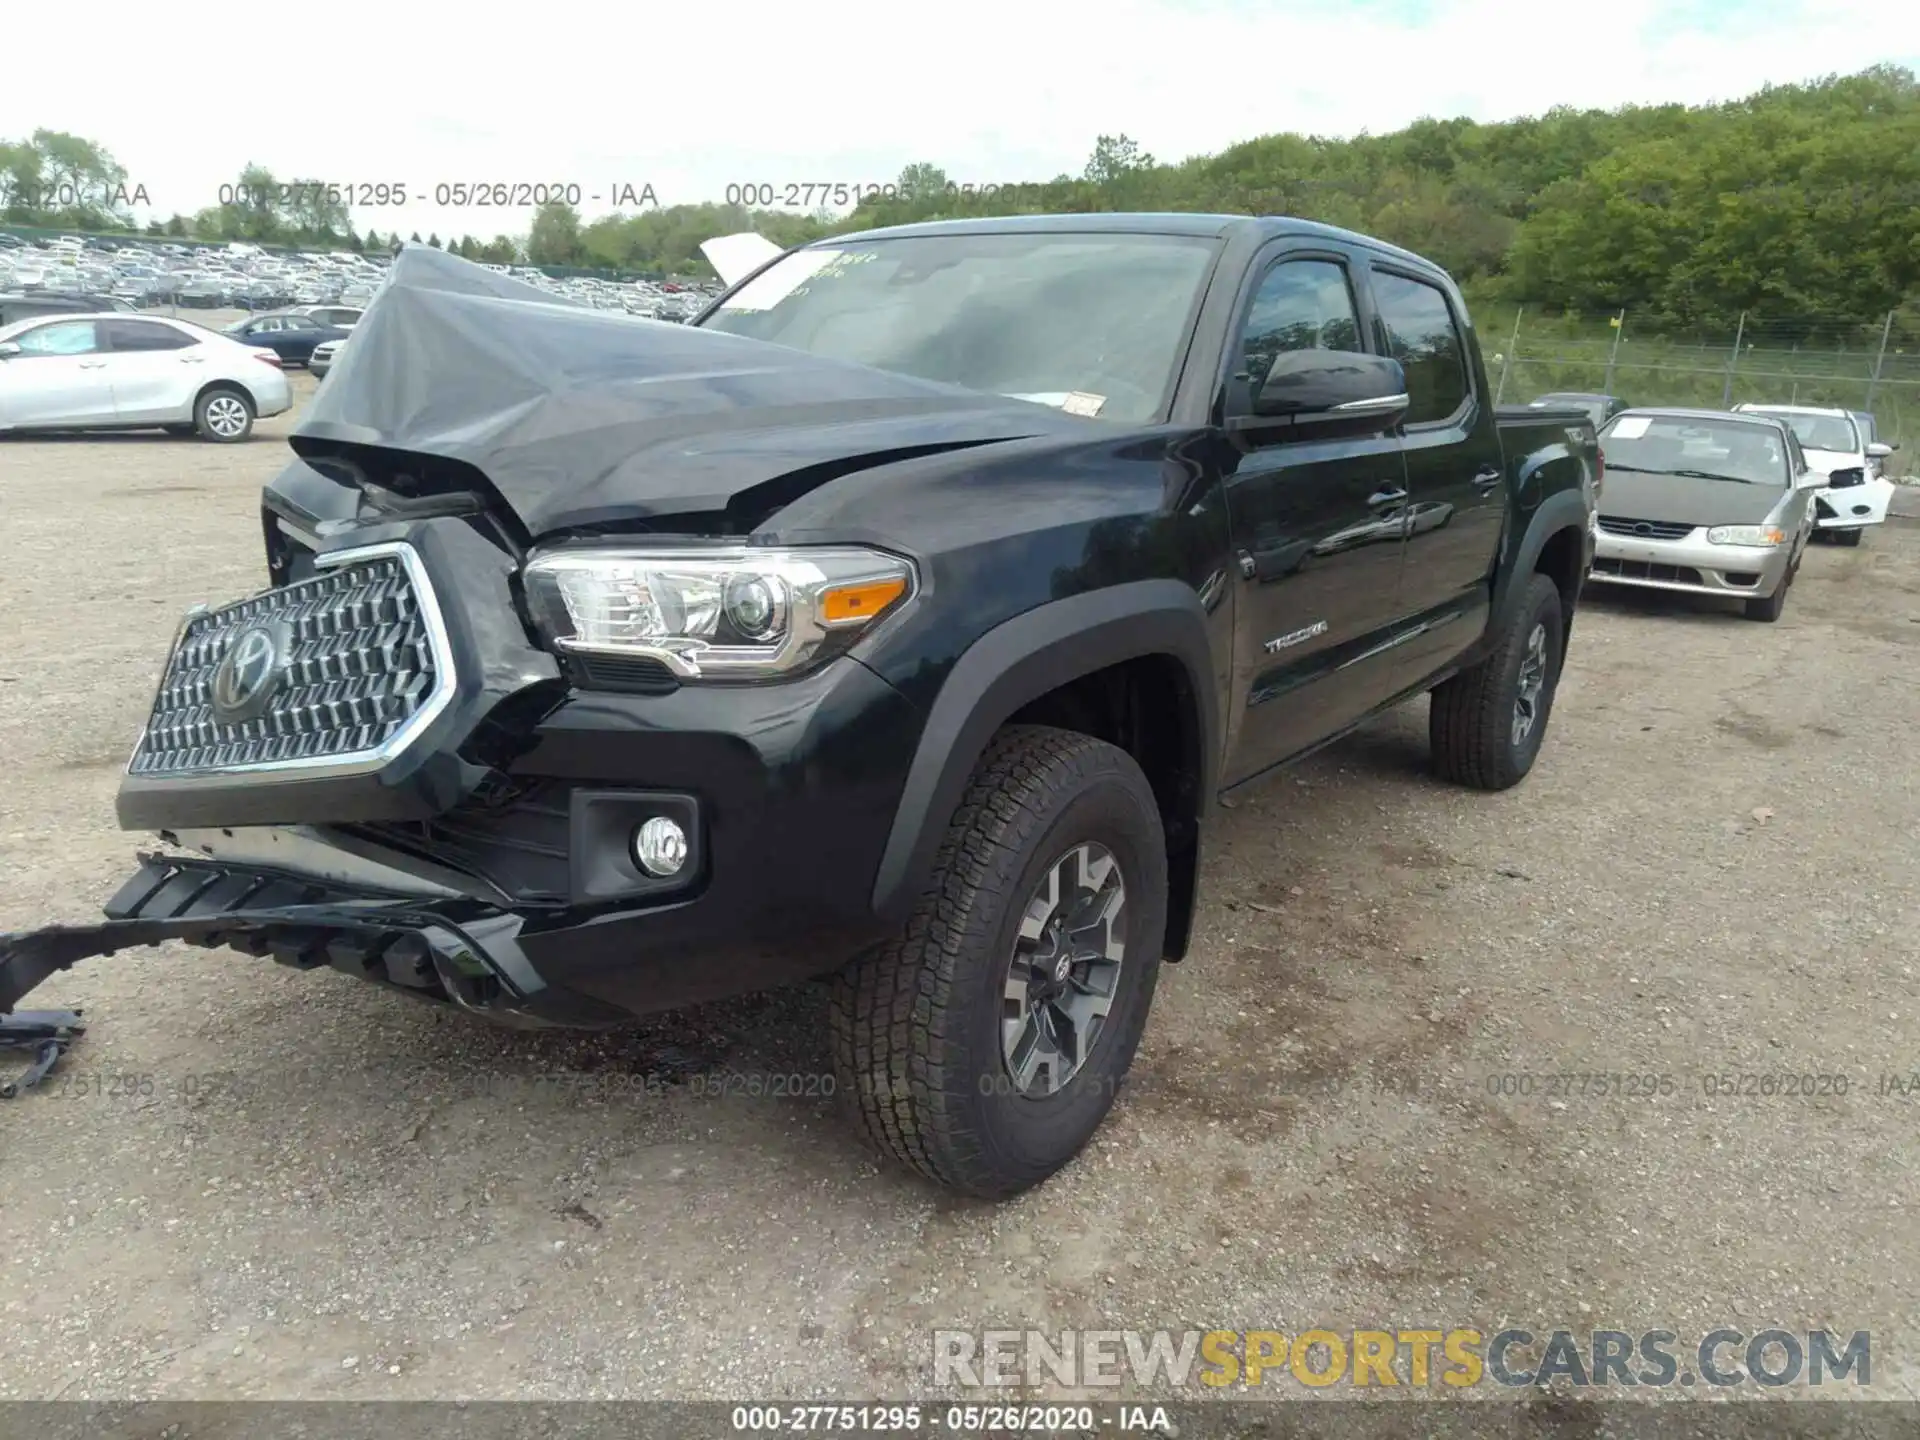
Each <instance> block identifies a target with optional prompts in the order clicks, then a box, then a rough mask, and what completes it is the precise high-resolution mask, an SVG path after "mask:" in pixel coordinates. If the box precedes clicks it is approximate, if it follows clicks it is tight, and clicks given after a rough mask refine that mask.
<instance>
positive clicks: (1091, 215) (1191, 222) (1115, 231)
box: [814, 211, 1439, 270]
mask: <svg viewBox="0 0 1920 1440" xmlns="http://www.w3.org/2000/svg"><path fill="white" fill-rule="evenodd" d="M996 233H1003V234H1010V235H1018V234H1036V235H1048V234H1055V235H1065V234H1074V233H1078V234H1082V235H1084V234H1088V233H1093V234H1110V235H1195V236H1202V237H1206V238H1213V239H1229V238H1240V237H1242V236H1250V237H1252V238H1254V239H1258V240H1266V239H1270V238H1275V237H1278V236H1281V235H1307V236H1316V237H1318V238H1320V239H1323V240H1336V241H1340V242H1342V243H1344V244H1348V245H1363V246H1365V247H1366V248H1367V249H1369V250H1374V251H1378V252H1380V253H1381V254H1386V255H1394V256H1398V257H1399V258H1401V259H1403V260H1407V261H1411V262H1413V263H1415V264H1418V265H1420V266H1423V267H1424V268H1426V269H1430V270H1432V269H1438V268H1439V267H1438V266H1436V265H1435V264H1434V263H1433V262H1432V261H1431V260H1428V259H1426V258H1425V257H1424V256H1421V255H1416V254H1415V253H1414V252H1413V251H1411V250H1403V249H1401V248H1400V247H1399V246H1398V245H1389V244H1388V243H1387V242H1386V241H1384V240H1377V239H1375V238H1374V237H1373V236H1371V235H1362V234H1359V233H1358V232H1357V231H1353V230H1342V229H1341V228H1339V227H1338V226H1337V225H1322V224H1320V223H1319V222H1318V221H1316V220H1298V219H1295V218H1294V217H1292V216H1290V215H1195V214H1187V213H1179V212H1171V211H1169V212H1166V213H1153V212H1111V211H1095V212H1088V213H1083V214H1072V215H997V216H991V217H988V218H986V219H980V220H923V221H921V222H919V223H918V224H914V225H890V226H886V227H884V228H882V229H878V230H861V231H857V232H855V233H853V234H850V235H832V236H828V237H826V238H824V239H821V240H817V241H815V242H814V244H816V245H837V244H844V243H845V242H846V241H849V240H882V239H891V238H893V237H895V236H905V235H982V234H987V235H990V234H996Z"/></svg>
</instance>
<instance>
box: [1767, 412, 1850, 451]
mask: <svg viewBox="0 0 1920 1440" xmlns="http://www.w3.org/2000/svg"><path fill="white" fill-rule="evenodd" d="M1753 413H1754V414H1756V415H1777V416H1779V417H1780V418H1781V419H1782V420H1784V421H1786V422H1787V425H1788V427H1789V428H1790V429H1791V430H1792V431H1793V433H1794V435H1795V436H1796V437H1797V438H1798V439H1799V441H1800V443H1801V444H1802V445H1804V446H1806V447H1807V449H1809V450H1838V451H1840V452H1841V453H1843V454H1851V453H1853V452H1854V451H1856V450H1858V449H1859V448H1860V437H1859V435H1858V434H1856V433H1855V431H1854V428H1853V421H1851V420H1849V419H1848V418H1847V417H1846V416H1844V415H1796V414H1794V413H1793V412H1791V411H1788V410H1756V411H1754V412H1753Z"/></svg>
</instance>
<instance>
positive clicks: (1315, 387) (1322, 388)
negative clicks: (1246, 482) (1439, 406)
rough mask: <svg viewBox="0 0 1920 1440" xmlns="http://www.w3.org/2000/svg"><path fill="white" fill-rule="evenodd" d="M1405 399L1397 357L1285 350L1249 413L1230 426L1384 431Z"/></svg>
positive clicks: (1403, 408)
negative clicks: (1390, 358)
mask: <svg viewBox="0 0 1920 1440" xmlns="http://www.w3.org/2000/svg"><path fill="white" fill-rule="evenodd" d="M1408 403H1409V402H1408V397H1407V376H1406V372H1405V371H1404V370H1402V369H1401V368H1400V362H1399V361H1398V360H1389V359H1388V358H1387V357H1385V356H1384V355H1366V354H1362V353H1360V352H1358V351H1352V350H1288V351H1285V352H1284V353H1282V354H1281V355H1279V356H1277V357H1276V358H1275V360H1274V362H1273V368H1272V369H1271V370H1269V371H1268V372H1267V378H1266V382H1265V383H1264V384H1263V385H1262V386H1261V387H1260V393H1259V394H1258V395H1256V396H1254V397H1253V414H1252V415H1251V416H1245V417H1241V418H1242V421H1243V423H1241V424H1239V425H1236V426H1234V427H1233V428H1236V429H1253V428H1266V427H1270V426H1292V427H1296V428H1298V427H1313V428H1316V429H1318V428H1321V427H1323V426H1329V425H1335V426H1337V425H1342V424H1344V425H1347V426H1352V427H1355V428H1360V429H1366V430H1385V429H1388V428H1390V427H1392V426H1394V425H1396V424H1398V423H1399V422H1400V421H1401V419H1403V418H1404V417H1405V415H1406V413H1407V406H1408Z"/></svg>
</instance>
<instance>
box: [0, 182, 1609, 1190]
mask: <svg viewBox="0 0 1920 1440" xmlns="http://www.w3.org/2000/svg"><path fill="white" fill-rule="evenodd" d="M1489 394H1490V391H1489V388H1488V385H1487V377H1486V373H1485V370H1484V367H1483V365H1482V362H1481V357H1480V352H1479V347H1478V344H1477V342H1476V340H1475V336H1474V331H1473V328H1472V325H1471V322H1470V321H1469V319H1468V317H1467V313H1466V311H1465V308H1464V307H1463V305H1462V302H1461V298H1460V295H1459V292H1458V291H1457V290H1456V288H1455V287H1454V285H1453V284H1452V283H1451V282H1450V281H1449V280H1448V278H1447V276H1446V275H1445V274H1443V273H1442V272H1441V271H1440V270H1438V269H1437V268H1435V267H1434V266H1433V265H1431V264H1429V263H1427V262H1426V261H1424V260H1421V259H1420V258H1418V257H1417V256H1414V255H1411V254H1408V253H1407V252H1405V251H1403V250H1399V249H1395V248H1394V247H1392V246H1389V245H1386V244H1382V243H1380V242H1378V241H1375V240H1371V239H1368V238H1366V237H1364V236H1360V235H1355V234H1349V233H1346V232H1343V231H1339V230H1333V229H1328V228H1325V227H1322V226H1317V225H1313V224H1308V223H1304V222H1300V221H1294V220H1286V219H1273V218H1245V217H1228V216H1198V215H1187V216H1182V215H1150V216H1146V215H1142V216H1130V215H1074V216H1061V217H1029V218H1022V219H1010V220H990V221H975V222H954V223H939V224H928V225H919V226H912V227H906V228H901V229H894V230H887V231H881V232H875V233H870V234H861V235H851V236H844V237H840V238H836V239H833V240H831V241H827V242H822V243H820V244H817V245H814V246H811V247H807V248H802V249H799V250H795V251H792V252H790V253H788V254H786V255H784V256H782V257H780V258H778V259H776V260H774V261H772V262H771V263H769V264H767V265H765V266H763V267H762V268H761V269H760V270H759V271H757V272H756V273H755V274H753V275H751V276H750V277H748V278H746V279H745V280H743V281H742V282H741V283H740V284H738V285H736V286H734V287H733V288H732V289H731V290H730V291H728V292H727V294H725V295H724V296H722V297H721V298H720V299H719V300H718V301H716V302H715V303H714V304H713V305H711V306H710V307H709V308H708V309H707V310H706V311H705V312H703V313H702V314H701V315H699V316H698V317H696V318H695V320H694V322H693V323H692V324H691V325H687V326H680V325H666V324H658V323H654V322H649V321H644V320H637V319H630V318H627V317H624V316H619V315H612V314H608V313H606V312H596V311H591V310H586V309H582V308H578V307H573V306H569V305H565V304H561V303H557V302H555V301H554V299H553V298H552V297H551V296H549V295H546V294H545V293H543V292H539V291H536V290H532V289H530V288H528V287H526V286H523V285H521V284H520V283H518V282H516V281H513V280H510V279H508V278H506V277H504V276H500V275H496V274H494V273H492V272H490V271H488V270H486V269H484V268H482V267H480V266H477V265H471V264H468V263H467V262H465V261H462V260H458V259H456V258H454V257H452V256H449V255H445V254H443V253H442V252H440V251H438V250H434V249H430V248H422V247H412V248H409V249H407V250H406V251H405V252H404V253H403V254H402V255H401V256H400V257H399V259H398V261H397V263H396V264H395V266H394V268H393V272H392V277H391V280H390V282H389V283H388V285H387V286H386V288H385V289H384V290H383V292H382V293H381V294H380V295H379V296H378V297H377V298H376V299H375V301H374V303H373V304H372V306H371V307H370V308H369V310H368V311H367V313H366V316H365V318H364V319H363V320H362V321H361V323H360V326H359V328H358V330H357V331H356V332H355V337H354V343H353V344H352V345H351V346H349V347H347V348H346V349H345V350H344V351H343V352H342V355H341V358H340V360H339V363H338V365H337V367H336V369H335V372H334V375H333V377H332V378H331V379H330V380H329V381H328V384H327V386H326V387H325V389H323V390H322V391H321V392H320V393H319V395H318V396H317V397H316V398H315V399H314V401H313V402H312V404H311V406H310V408H309V410H308V412H307V414H306V416H305V417H304V419H303V420H302V422H301V423H300V424H299V426H298V427H297V429H296V430H295V431H294V433H293V435H292V437H291V441H290V444H291V448H292V450H293V452H294V455H295V457H297V458H295V459H294V460H293V461H292V462H291V463H289V464H288V465H287V466H286V468H285V470H284V471H283V473H282V474H281V475H280V476H279V477H278V478H277V479H276V480H275V481H274V482H273V483H272V484H271V485H270V486H269V487H268V488H267V491H266V494H265V504H264V513H263V523H264V530H265V542H266V559H267V570H268V574H269V576H270V579H271V584H270V586H269V587H268V588H266V589H263V590H261V591H260V592H259V593H258V594H255V595H253V596H252V597H250V598H247V599H244V600H241V601H238V602H236V603H233V604H229V605H225V606H223V607H220V608H215V609H203V610H199V611H196V612H195V613H193V614H191V615H190V616H189V617H188V618H187V619H186V620H185V622H184V623H183V626H182V629H181V633H180V635H179V637H178V639H177V641H176V642H175V645H174V649H173V651H172V654H171V657H170V658H169V659H168V661H167V662H166V666H165V670H164V675H163V678H162V680H161V682H160V685H159V689H158V693H157V695H156V698H155V700H154V702H153V708H152V714H151V718H150V719H149V720H148V722H147V724H146V727H145V730H144V732H143V734H142V735H141V737H140V739H139V741H138V745H137V748H136V749H135V751H134V754H133V756H132V759H131V760H130V761H129V763H128V766H127V772H126V775H125V777H124V779H123V781H122V784H121V788H120V792H119V798H118V811H119V820H120V824H121V825H122V827H123V828H126V829H130V830H141V831H157V832H158V833H159V835H160V839H161V841H162V842H163V847H162V848H160V849H157V850H154V851H152V852H150V853H148V854H145V855H142V856H141V857H140V864H139V869H138V870H137V872H136V873H135V874H134V875H133V876H132V877H131V878H130V879H129V880H128V881H127V882H126V883H125V885H124V886H123V887H122V888H121V890H120V891H119V893H118V894H117V895H116V896H115V897H114V898H113V899H112V900H111V901H110V902H109V904H108V906H107V915H108V916H109V919H108V920H107V921H106V922H105V923H103V924H96V925H91V926H77V927H50V928H47V929H42V930H38V931H33V932H29V933H23V934H15V935H10V936H6V937H0V1010H4V1009H5V1008H6V1007H8V1006H11V1005H13V1004H14V1003H16V1002H17V1001H18V1000H19V999H20V998H21V997H22V996H23V995H24V994H26V993H27V992H28V991H29V990H31V989H32V988H33V987H34V986H35V985H37V984H38V983H39V982H40V981H42V980H43V979H45V978H46V977H47V976H48V975H50V974H52V973H54V972H55V971H57V970H60V969H63V968H65V967H66V966H68V965H71V964H72V963H74V961H76V960H78V959H81V958H84V957H86V956H90V955H98V954H107V953H112V952H113V951H114V950H116V949H122V948H125V947H129V946H139V945H152V944H158V943H161V942H164V941H168V940H173V939H180V940H186V941H190V942H195V943H198V944H202V945H209V946H216V945H217V946H227V947H232V948H235V949H239V950H242V951H246V952H250V953H252V954H255V955H271V956H272V957H274V958H275V959H276V960H278V961H280V962H282V963H283V964H287V965H292V966H295V967H299V968H314V967H320V966H330V967H333V968H336V969H340V970H345V971H347V972H349V973H351V974H353V975H355V976H359V977H363V978H367V979H372V980H375V981H378V982H380V983H383V984H388V985H392V986H396V987H400V988H402V989H404V990H407V991H411V992H414V993H416V994H419V995H424V996H428V997H432V998H435V999H440V1000H444V1001H447V1002H451V1003H452V1004H455V1005H458V1006H462V1007H465V1008H467V1009H469V1010H473V1011H477V1012H481V1013H483V1014H486V1015H488V1016H491V1017H494V1018H496V1019H500V1020H503V1021H505V1022H507V1023H515V1024H545V1025H563V1026H583V1027H598V1026H609V1025H616V1024H620V1023H623V1022H626V1021H628V1020H629V1019H630V1018H631V1017H633V1016H635V1015H637V1014H641V1013H644V1012H648V1011H655V1010H660V1009H664V1008H668V1007H676V1006H682V1005H686V1004H689V1003H692V1002H698V1001H703V1000H708V999H713V998H717V997H722V996H726V995H729V994H732V993H736V992H741V991H746V990H753V989H760V988H764V987H768V986H772V985H776V984H780V983H785V982H792V981H798V980H803V979H810V978H815V977H830V980H831V985H832V991H833V998H832V1002H831V1007H830V1014H831V1017H832V1025H831V1028H832V1035H831V1040H830V1048H831V1051H832V1055H833V1060H834V1064H835V1067H836V1075H837V1080H836V1086H837V1090H838V1092H839V1093H840V1094H841V1095H842V1096H843V1097H844V1099H845V1100H846V1102H847V1103H848V1107H849V1109H850V1111H851V1112H852V1114H853V1115H854V1117H855V1118H856V1120H857V1122H858V1124H859V1125H860V1127H861V1128H862V1130H863V1131H864V1133H865V1135H866V1136H867V1138H868V1139H869V1140H870V1141H871V1142H872V1143H873V1144H875V1145H876V1146H877V1147H878V1148H879V1149H880V1150H881V1151H883V1152H885V1153H888V1154H891V1155H893V1156H895V1157H897V1158H898V1159H900V1160H901V1161H904V1162H906V1163H907V1164H909V1165H912V1166H914V1167H917V1168H918V1169H919V1170H920V1171H922V1172H924V1173H925V1174H926V1175H928V1176H930V1177H932V1178H934V1179H936V1180H938V1181H941V1182H944V1183H946V1184H948V1185H950V1186H953V1187H955V1188H957V1189H960V1190H963V1191H967V1192H971V1193H974V1194H979V1195H986V1196H1004V1195H1009V1194H1012V1193H1014V1192H1016V1191H1019V1190H1021V1189H1023V1188H1025V1187H1027V1186H1030V1185H1032V1184H1035V1183H1037V1182H1038V1181H1040V1180H1043V1179H1044V1178H1045V1177H1047V1176H1048V1175H1050V1174H1051V1173H1053V1172H1054V1171H1055V1170H1057V1169H1058V1168H1059V1167H1060V1166H1062V1165H1063V1164H1065V1163H1066V1162H1067V1161H1068V1160H1069V1159H1070V1158H1071V1157H1072V1156H1073V1155H1074V1153H1075V1152H1076V1151H1077V1150H1078V1149H1079V1148H1080V1146H1082V1145H1083V1144H1084V1143H1085V1142H1086V1140H1087V1139H1088V1137H1089V1136H1090V1135H1091V1134H1092V1133H1093V1131H1094V1130H1095V1129H1096V1127H1097V1126H1098V1125H1099V1124H1100V1122H1101V1120H1102V1118H1103V1117H1104V1115H1105V1113H1106V1111H1107V1109H1108V1107H1109V1105H1110V1104H1111V1103H1112V1102H1113V1100H1114V1097H1115V1095H1116V1093H1117V1092H1118V1090H1119V1089H1120V1088H1121V1085H1122V1082H1123V1079H1124V1077H1125V1075H1126V1072H1127V1069H1128V1066H1129V1064H1130V1063H1131V1061H1132V1058H1133V1053H1134V1049H1135V1046H1136V1044H1137V1042H1138V1040H1139V1038H1140V1035H1141V1030H1142V1027H1143V1025H1144V1024H1145V1021H1146V1017H1147V1010H1148V1007H1149V1004H1150V1003H1151V1001H1152V999H1153V992H1154V984H1155V980H1156V978H1157V975H1158V971H1159V967H1160V965H1161V963H1162V962H1163V961H1178V960H1181V959H1182V958H1183V957H1185V956H1186V955H1187V953H1188V944H1189V935H1190V934H1191V931H1192V926H1193V917H1194V911H1195V906H1196V904H1197V900H1198V897H1197V889H1198V879H1199V875H1200V857H1201V844H1202V835H1203V833H1204V829H1205V824H1204V822H1205V821H1206V820H1207V818H1208V816H1209V814H1210V812H1211V811H1212V810H1213V808H1214V806H1215V803H1216V801H1217V800H1219V799H1220V798H1221V797H1223V796H1226V795H1229V794H1230V793H1231V792H1232V791H1234V790H1235V789H1236V788H1238V787H1242V786H1247V785H1250V784H1253V783H1254V782H1256V781H1260V780H1262V779H1264V778H1266V777H1268V776H1269V775H1270V774H1271V773H1273V772H1274V770H1275V769H1276V767H1278V766H1281V765H1283V764H1285V763H1286V762H1288V761H1291V760H1296V759H1298V758H1299V757H1301V756H1303V755H1305V754H1307V753H1308V752H1310V751H1312V750H1314V749H1315V748H1316V747H1319V746H1322V745H1325V744H1326V743H1327V742H1328V741H1330V740H1332V739H1334V738H1336V737H1337V736H1339V735H1341V734H1342V733H1344V732H1346V731H1349V730H1351V729H1353V728H1354V727H1355V726H1357V725H1359V724H1361V723H1362V722H1363V721H1365V720H1366V719H1367V718H1368V717H1369V716H1372V715H1375V714H1378V713H1379V712H1381V711H1383V710H1385V709H1387V708H1388V707H1390V706H1394V705H1397V704H1399V703H1400V702H1402V701H1404V700H1406V699H1408V698H1410V697H1413V696H1416V695H1419V694H1420V693H1422V692H1426V691H1430V692H1432V697H1433V698H1432V702H1431V704H1432V709H1431V717H1432V718H1431V733H1432V743H1433V752H1434V761H1435V764H1436V766H1437V768H1438V770H1439V771H1440V773H1441V774H1443V775H1445V776H1447V777H1450V778H1452V779H1454V780H1457V781H1459V782H1462V783H1464V784H1467V785H1471V786H1475V787H1478V788H1481V789H1486V790H1498V789H1502V788H1504V787H1507V786H1511V785H1513V784H1514V783H1516V782H1517V781H1519V780H1520V779H1521V778H1522V777H1523V776H1524V775H1526V773H1527V771H1528V769H1529V767H1530V766H1531V765H1532V764H1533V763H1534V758H1535V756H1536V754H1537V753H1538V751H1539V747H1540V744H1541V739H1542V736H1543V734H1544V732H1545V730H1546V726H1547V720H1548V715H1549V712H1550V710H1551V708H1552V704H1553V696H1554V688H1555V684H1556V681H1557V679H1558V676H1559V673H1560V667H1561V661H1562V658H1563V656H1564V654H1565V650H1566V644H1567V637H1568V634H1569V630H1570V627H1571V621H1572V616H1573V610H1574V604H1575V601H1576V600H1577V598H1578V596H1579V593H1580V587H1581V582H1582V579H1583V577H1584V576H1585V575H1586V573H1587V565H1588V560H1589V558H1590V554H1591V546H1592V517H1593V514H1594V499H1595V491H1596V488H1597V486H1598V485H1599V483H1600V465H1599V454H1598V451H1597V448H1596V440H1595V433H1594V430H1593V426H1592V424H1591V423H1590V421H1589V420H1588V419H1587V417H1586V416H1585V415H1584V414H1582V413H1580V412H1579V411H1576V410H1569V411H1567V412H1564V413H1562V412H1557V411H1550V410H1540V409H1533V408H1527V407H1521V408H1517V409H1516V410H1514V411H1513V412H1511V413H1506V412H1503V413H1502V414H1501V415H1500V416H1498V417H1496V414H1495V411H1494V409H1493V407H1492V405H1491V404H1490V403H1489V400H1488V396H1489ZM1196 963H1201V964H1204V963H1205V961H1204V958H1199V959H1198V960H1197V961H1196ZM237 978H238V976H237ZM241 983H244V980H242V981H241Z"/></svg>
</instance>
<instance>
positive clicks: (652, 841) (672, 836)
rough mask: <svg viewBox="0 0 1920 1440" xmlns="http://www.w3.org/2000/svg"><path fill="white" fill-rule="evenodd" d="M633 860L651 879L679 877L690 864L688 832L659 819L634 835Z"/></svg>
mask: <svg viewBox="0 0 1920 1440" xmlns="http://www.w3.org/2000/svg"><path fill="white" fill-rule="evenodd" d="M633 858H634V859H635V860H636V861H638V862H639V865H640V868H641V869H642V870H644V871H646V872H647V874H649V875H656V876H667V875H677V874H679V873H680V867H681V866H682V865H684V864H686V863H687V832H686V831H684V830H682V829H681V828H680V827H679V826H678V825H676V824H674V823H673V821H671V820H669V819H667V817H666V816H664V815H656V816H654V817H653V818H652V819H651V820H649V821H647V823H646V824H644V825H642V826H641V827H640V828H639V829H638V830H636V831H634V832H633Z"/></svg>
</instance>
